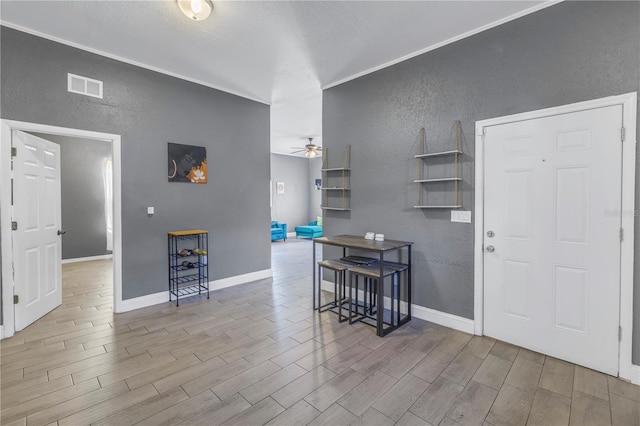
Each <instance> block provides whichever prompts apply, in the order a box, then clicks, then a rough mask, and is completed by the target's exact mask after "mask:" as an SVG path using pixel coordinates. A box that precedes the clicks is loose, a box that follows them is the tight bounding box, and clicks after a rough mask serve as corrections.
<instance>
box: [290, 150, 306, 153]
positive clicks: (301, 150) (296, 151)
mask: <svg viewBox="0 0 640 426" xmlns="http://www.w3.org/2000/svg"><path fill="white" fill-rule="evenodd" d="M304 151H306V149H299V150H297V151H291V154H297V153H299V152H304Z"/></svg>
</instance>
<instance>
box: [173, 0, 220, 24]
mask: <svg viewBox="0 0 640 426" xmlns="http://www.w3.org/2000/svg"><path fill="white" fill-rule="evenodd" d="M177 1H178V7H179V8H180V10H181V11H182V13H184V14H185V16H186V17H187V18H189V19H191V20H192V21H202V20H204V19H207V18H208V17H209V15H211V11H212V10H213V4H212V3H211V0H177Z"/></svg>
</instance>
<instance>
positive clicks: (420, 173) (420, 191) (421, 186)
mask: <svg viewBox="0 0 640 426" xmlns="http://www.w3.org/2000/svg"><path fill="white" fill-rule="evenodd" d="M454 125H455V130H456V146H455V149H452V150H448V151H440V152H426V151H427V146H426V145H427V144H426V140H425V139H426V137H425V131H424V127H423V128H421V129H420V145H421V147H420V149H421V153H420V154H416V155H415V156H414V157H415V159H416V178H415V180H414V181H413V182H414V183H415V184H416V191H417V193H416V205H415V206H413V207H414V208H416V209H459V208H460V207H462V200H461V194H460V182H461V181H462V178H461V177H460V163H459V156H460V155H462V153H463V152H462V150H461V149H460V121H456V122H455V124H454ZM447 156H450V157H451V158H452V160H453V162H452V165H453V168H454V169H455V176H453V177H436V178H425V171H426V169H427V168H428V167H429V165H428V164H426V162H428V160H429V159H432V158H438V157H447ZM447 182H452V183H453V203H452V204H445V205H431V204H427V203H425V194H426V193H428V192H429V189H428V188H427V186H428V184H432V183H441V184H446V183H447Z"/></svg>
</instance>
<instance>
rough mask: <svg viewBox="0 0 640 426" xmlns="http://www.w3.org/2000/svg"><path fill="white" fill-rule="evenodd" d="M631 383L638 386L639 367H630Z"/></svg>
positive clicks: (639, 381)
mask: <svg viewBox="0 0 640 426" xmlns="http://www.w3.org/2000/svg"><path fill="white" fill-rule="evenodd" d="M630 380H631V383H633V384H634V385H640V365H632V366H631V379H630Z"/></svg>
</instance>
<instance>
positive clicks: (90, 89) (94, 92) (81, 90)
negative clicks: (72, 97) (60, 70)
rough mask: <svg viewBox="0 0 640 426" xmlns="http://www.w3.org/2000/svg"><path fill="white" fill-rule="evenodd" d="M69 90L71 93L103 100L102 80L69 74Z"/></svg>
mask: <svg viewBox="0 0 640 426" xmlns="http://www.w3.org/2000/svg"><path fill="white" fill-rule="evenodd" d="M67 90H68V91H69V92H71V93H78V94H80V95H86V96H92V97H94V98H100V99H102V82H101V81H100V80H94V79H92V78H88V77H82V76H80V75H75V74H71V73H68V74H67Z"/></svg>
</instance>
